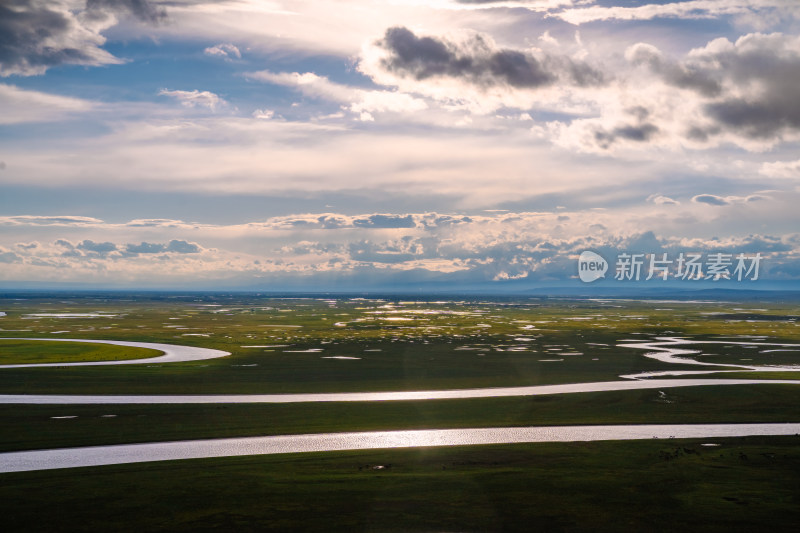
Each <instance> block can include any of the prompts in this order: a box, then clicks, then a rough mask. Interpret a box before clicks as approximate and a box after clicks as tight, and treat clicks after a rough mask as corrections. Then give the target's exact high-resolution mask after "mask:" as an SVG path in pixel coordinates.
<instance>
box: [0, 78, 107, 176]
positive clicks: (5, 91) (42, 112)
mask: <svg viewBox="0 0 800 533" xmlns="http://www.w3.org/2000/svg"><path fill="white" fill-rule="evenodd" d="M93 107H94V104H93V103H92V102H89V101H88V100H82V99H80V98H71V97H67V96H59V95H55V94H49V93H43V92H39V91H31V90H27V89H20V88H19V87H16V86H14V85H6V84H4V83H0V124H21V123H25V122H51V121H56V120H62V119H64V118H68V117H70V116H73V115H75V114H77V113H81V112H85V111H88V110H90V109H92V108H93ZM0 168H4V165H2V166H0Z"/></svg>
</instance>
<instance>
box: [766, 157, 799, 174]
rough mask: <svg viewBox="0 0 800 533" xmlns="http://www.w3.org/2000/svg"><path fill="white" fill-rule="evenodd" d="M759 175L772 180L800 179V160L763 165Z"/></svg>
mask: <svg viewBox="0 0 800 533" xmlns="http://www.w3.org/2000/svg"><path fill="white" fill-rule="evenodd" d="M759 174H761V175H763V176H767V177H770V178H795V179H797V178H800V159H798V160H796V161H775V162H773V163H763V164H762V165H761V169H760V170H759Z"/></svg>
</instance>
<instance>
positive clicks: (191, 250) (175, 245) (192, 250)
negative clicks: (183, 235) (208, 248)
mask: <svg viewBox="0 0 800 533" xmlns="http://www.w3.org/2000/svg"><path fill="white" fill-rule="evenodd" d="M164 251H166V252H174V253H176V254H196V253H199V252H200V246H198V245H197V244H196V243H193V242H187V241H181V240H176V239H173V240H171V241H169V244H168V245H167V246H166V247H165V249H164Z"/></svg>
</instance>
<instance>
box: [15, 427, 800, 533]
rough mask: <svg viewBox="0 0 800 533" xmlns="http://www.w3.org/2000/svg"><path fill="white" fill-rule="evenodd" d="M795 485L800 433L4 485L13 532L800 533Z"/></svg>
mask: <svg viewBox="0 0 800 533" xmlns="http://www.w3.org/2000/svg"><path fill="white" fill-rule="evenodd" d="M709 442H716V443H720V444H721V445H720V446H719V447H714V448H708V447H703V446H701V443H709ZM378 466H381V467H383V468H379V469H378V468H376V467H378ZM798 479H800V439H798V437H759V438H736V439H708V440H703V441H698V440H655V441H653V440H649V441H636V442H597V443H572V444H535V445H504V446H482V447H457V448H428V449H409V450H402V449H396V450H375V451H369V452H346V453H320V454H297V455H289V456H253V457H239V458H227V459H208V460H193V461H176V462H164V463H145V464H137V465H125V466H113V467H102V468H83V469H74V470H60V471H47V472H32V473H20V474H4V475H2V480H3V483H2V486H0V501H2V502H3V507H4V512H3V513H0V526H2V529H3V531H7V532H12V531H26V532H27V531H34V530H35V531H120V532H126V531H131V532H139V531H193V532H196V531H221V530H228V531H231V530H237V531H409V530H414V531H483V532H485V531H554V532H557V531H593V532H594V531H620V530H625V531H656V532H662V531H663V532H667V531H711V532H716V531H719V532H726V533H728V532H732V531H736V532H738V531H741V532H745V531H746V532H752V531H765V530H769V531H776V532H777V531H795V528H796V525H797V523H798V520H800V505H799V504H800V499H799V498H798V494H800V482H799V481H798Z"/></svg>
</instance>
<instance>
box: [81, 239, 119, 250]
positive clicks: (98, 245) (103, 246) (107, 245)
mask: <svg viewBox="0 0 800 533" xmlns="http://www.w3.org/2000/svg"><path fill="white" fill-rule="evenodd" d="M77 248H78V249H79V250H83V251H86V252H94V253H98V254H107V253H109V252H115V251H116V250H117V245H116V244H114V243H113V242H94V241H91V240H88V239H87V240H85V241H82V242H81V243H79V244H78V246H77Z"/></svg>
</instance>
